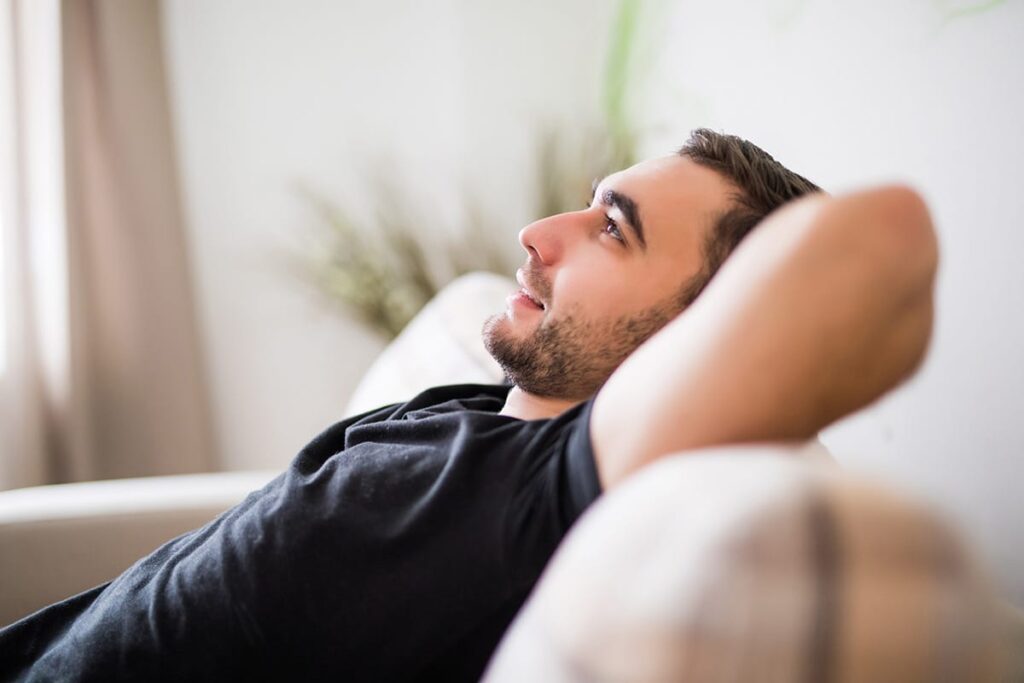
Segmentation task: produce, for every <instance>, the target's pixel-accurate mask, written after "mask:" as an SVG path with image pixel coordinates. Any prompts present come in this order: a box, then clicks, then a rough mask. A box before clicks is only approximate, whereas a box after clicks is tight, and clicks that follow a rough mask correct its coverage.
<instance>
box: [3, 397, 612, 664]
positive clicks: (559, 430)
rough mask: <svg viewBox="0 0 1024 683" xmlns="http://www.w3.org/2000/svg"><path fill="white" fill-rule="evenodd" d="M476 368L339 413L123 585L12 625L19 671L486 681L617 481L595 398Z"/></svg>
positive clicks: (8, 635)
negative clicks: (412, 394) (399, 398)
mask: <svg viewBox="0 0 1024 683" xmlns="http://www.w3.org/2000/svg"><path fill="white" fill-rule="evenodd" d="M506 392H507V388H505V387H496V386H479V385H460V386H454V387H442V388H438V389H433V390H430V391H427V392H424V393H423V394H421V395H419V396H418V397H416V398H415V399H413V400H412V401H410V402H408V403H406V404H404V405H400V406H389V407H387V408H383V409H380V410H378V411H375V412H373V413H370V414H365V415H362V416H357V417H355V418H352V419H350V420H346V421H344V422H340V423H338V424H336V425H334V426H333V427H331V428H329V429H327V430H326V431H325V432H323V433H322V434H321V435H320V436H318V437H317V438H316V439H314V440H313V441H312V442H311V443H310V444H308V445H307V446H306V447H305V448H304V449H303V450H302V451H301V452H300V453H299V455H298V456H297V457H296V458H295V460H294V461H293V463H292V465H291V466H290V468H289V469H288V470H287V471H286V472H285V473H284V474H282V475H281V476H279V477H278V478H277V479H275V480H273V481H272V482H271V483H269V484H268V485H267V486H266V487H264V488H263V489H262V490H260V491H258V492H255V493H253V494H251V495H250V496H249V497H248V498H246V500H245V501H243V502H242V503H241V504H240V505H238V506H237V507H235V508H233V509H231V510H229V511H228V512H226V513H224V514H223V515H222V516H220V517H219V518H218V519H216V520H215V521H214V522H212V523H210V524H209V525H207V526H205V527H203V528H201V529H199V530H197V531H194V532H192V533H189V534H186V535H184V536H181V537H179V538H178V539H176V540H174V541H171V542H170V543H168V544H166V545H164V546H163V547H161V548H160V549H158V550H157V551H156V552H154V553H153V554H152V555H150V556H149V557H147V558H145V559H143V560H141V561H140V562H138V563H137V564H135V565H134V566H133V567H132V568H131V569H129V570H128V571H127V572H125V573H124V574H122V575H121V576H120V577H118V578H117V579H116V580H114V581H112V582H111V583H109V584H106V585H103V586H99V587H97V588H95V589H93V590H91V591H87V592H85V593H82V594H80V595H78V596H76V597H73V598H70V599H69V600H66V601H64V602H62V603H59V604H57V605H54V606H51V607H49V608H47V609H45V610H43V611H41V612H37V613H36V614H35V615H32V616H30V617H28V618H26V619H24V620H22V621H20V622H17V623H15V624H13V625H12V626H10V627H8V628H7V629H5V630H3V631H0V679H2V680H12V679H14V680H16V679H18V678H19V677H27V678H33V679H35V678H37V677H38V678H39V679H43V680H47V679H51V678H52V679H60V680H103V681H113V680H217V681H223V680H240V679H243V678H244V679H246V680H251V679H273V680H327V679H331V680H349V681H360V680H375V681H382V680H436V679H441V680H476V679H478V678H479V676H480V674H481V672H482V671H483V668H484V665H485V664H486V661H487V659H488V657H489V656H490V654H491V652H492V651H493V649H494V648H495V647H496V646H497V643H498V640H499V638H500V637H501V634H502V632H503V631H504V629H505V627H506V626H507V625H508V623H509V622H510V621H511V619H512V617H513V616H514V614H515V612H516V611H517V610H518V608H519V606H520V605H521V603H522V602H523V601H524V600H525V598H526V596H527V594H528V592H529V591H530V589H531V588H532V586H533V584H534V583H535V582H536V580H537V577H538V576H539V574H540V572H541V570H542V568H543V567H544V565H545V563H546V562H547V560H548V558H549V557H550V555H551V554H552V552H553V551H554V549H555V547H556V545H557V544H558V542H559V541H560V539H561V538H562V536H563V535H564V534H565V533H566V531H567V530H568V528H569V527H570V525H571V524H572V523H573V522H574V520H575V519H576V518H577V517H578V516H579V514H580V513H581V512H582V511H583V510H584V508H586V507H587V505H589V503H591V502H592V501H593V500H594V499H595V498H596V497H597V495H598V494H599V492H600V491H599V484H598V480H597V473H596V470H595V467H594V461H593V455H592V450H591V445H590V440H589V436H588V420H589V414H590V405H591V404H590V403H585V404H581V405H580V406H577V407H575V408H573V409H572V410H569V411H567V412H566V413H564V414H563V415H561V416H559V417H557V418H555V419H552V420H536V421H522V420H517V419H514V418H510V417H506V416H502V415H498V414H497V411H498V410H500V408H501V406H502V405H503V403H504V398H505V394H506Z"/></svg>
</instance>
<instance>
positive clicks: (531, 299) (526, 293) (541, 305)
mask: <svg viewBox="0 0 1024 683" xmlns="http://www.w3.org/2000/svg"><path fill="white" fill-rule="evenodd" d="M519 291H521V292H522V293H523V296H525V297H526V298H527V299H529V300H530V301H532V302H533V303H535V304H537V307H538V308H544V304H542V303H541V302H539V301H537V300H536V299H534V298H533V297H532V296H530V293H529V292H527V291H526V290H525V289H521V290H519Z"/></svg>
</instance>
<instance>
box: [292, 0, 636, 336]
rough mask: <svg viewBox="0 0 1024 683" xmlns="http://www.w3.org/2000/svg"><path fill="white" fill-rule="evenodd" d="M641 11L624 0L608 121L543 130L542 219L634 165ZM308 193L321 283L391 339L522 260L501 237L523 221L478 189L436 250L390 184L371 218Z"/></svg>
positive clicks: (575, 205)
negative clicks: (320, 236) (470, 281)
mask: <svg viewBox="0 0 1024 683" xmlns="http://www.w3.org/2000/svg"><path fill="white" fill-rule="evenodd" d="M640 9H641V2H640V0H621V2H620V3H619V6H618V11H617V15H616V17H615V20H614V22H613V24H612V26H613V32H612V35H611V39H610V42H609V48H608V53H607V60H606V63H605V70H604V78H603V82H602V89H603V96H602V99H601V106H600V110H601V114H602V115H601V119H602V121H601V124H600V125H599V126H596V127H594V128H592V129H589V130H584V131H579V130H574V131H567V130H565V129H564V127H556V126H550V125H549V126H546V127H541V128H540V129H538V132H537V134H536V135H537V152H536V155H535V164H536V165H535V168H534V169H533V177H534V178H536V193H535V202H534V211H533V214H534V217H536V218H540V217H543V216H549V215H553V214H557V213H562V212H565V211H570V210H576V209H579V208H581V207H582V204H583V202H584V201H585V200H586V198H587V196H588V195H589V194H590V189H591V187H590V186H591V183H592V181H593V180H594V179H595V178H601V177H603V176H604V175H606V174H608V173H610V172H612V171H614V170H618V169H620V168H625V167H627V166H630V165H632V164H633V163H635V161H636V156H637V154H636V134H635V131H634V126H633V125H632V123H631V117H630V112H629V108H628V105H629V101H630V98H629V90H630V87H631V84H634V83H635V82H636V80H637V78H636V74H635V71H636V70H637V66H636V63H635V62H636V54H635V53H636V51H637V45H638V37H639V30H640V28H639V27H640ZM302 194H303V196H304V197H305V199H306V200H307V201H308V203H309V204H310V206H311V207H313V209H314V210H315V212H316V213H317V215H318V216H319V218H320V221H321V223H322V224H323V226H324V227H325V228H326V230H325V237H326V240H325V242H326V243H325V246H324V247H323V248H322V249H321V250H318V252H317V254H316V255H315V256H314V257H313V258H312V259H311V262H310V263H309V266H310V267H309V268H308V270H309V271H310V272H311V273H312V277H313V281H314V283H315V284H316V285H317V287H318V288H319V289H320V290H321V291H322V292H323V293H324V294H325V295H327V297H328V298H329V299H331V300H332V301H336V302H339V303H341V304H343V305H344V306H345V307H346V308H348V309H349V310H351V311H353V312H354V313H355V314H356V315H357V316H359V317H360V318H361V319H362V320H363V321H364V322H365V323H366V324H368V325H369V326H370V327H372V328H373V329H375V330H376V331H377V332H379V333H381V334H382V335H384V336H385V337H386V338H388V339H392V338H394V337H395V336H397V335H398V333H399V332H401V330H402V329H403V328H404V327H405V325H406V324H407V323H408V322H409V320H411V319H412V317H413V316H414V315H416V313H417V312H418V311H419V310H420V309H421V308H422V307H423V306H424V305H425V304H426V303H427V302H428V301H429V300H430V299H431V298H432V297H433V296H434V295H435V294H436V293H437V292H438V290H439V289H440V288H441V287H443V286H444V285H445V284H446V283H447V282H448V281H450V280H452V279H454V278H456V277H458V276H459V275H462V274H464V273H467V272H471V271H474V270H490V271H493V272H498V273H506V274H507V273H509V272H511V271H512V270H513V269H514V268H515V267H516V265H517V264H516V263H513V262H511V261H510V258H509V256H507V255H506V254H507V252H505V251H504V250H503V248H502V247H501V245H499V244H496V243H495V237H494V235H511V234H514V229H515V227H516V226H505V225H503V221H501V220H498V219H497V218H496V217H494V216H491V215H489V213H488V212H487V211H486V210H485V209H484V208H483V207H482V206H481V205H480V204H479V202H478V201H477V200H476V199H475V197H474V196H473V195H472V194H471V193H467V194H466V195H465V197H464V199H463V201H464V205H463V214H464V215H465V216H466V221H465V225H464V226H463V227H462V228H461V229H460V230H457V231H447V232H446V231H444V230H439V229H435V230H433V231H431V245H430V248H429V249H428V248H427V247H426V246H425V245H423V244H422V243H421V242H420V241H419V240H418V239H417V237H416V235H417V234H419V230H417V229H416V228H417V226H418V224H419V222H418V221H417V220H416V217H417V216H419V215H424V213H423V212H422V211H416V210H414V207H412V206H411V205H410V203H409V201H408V200H407V199H406V198H405V194H404V193H402V192H400V191H398V190H396V188H395V187H393V186H392V185H390V184H389V183H387V182H384V181H381V180H378V181H377V182H376V183H375V184H374V185H373V186H372V190H371V192H370V195H371V196H373V197H375V198H376V202H377V205H378V207H380V208H379V209H378V211H377V216H376V220H375V221H373V222H370V223H367V222H366V221H360V220H358V219H356V218H355V217H354V216H353V215H350V214H348V213H346V212H344V211H342V210H341V209H340V208H339V207H338V206H337V205H336V204H334V203H332V202H331V201H329V200H327V199H325V198H324V197H322V196H319V195H317V194H315V193H313V192H310V191H308V190H304V191H303V192H302ZM427 215H436V213H435V212H429V213H428V214H427ZM484 226H487V227H486V228H485V227H484ZM506 227H507V228H508V229H505V228H506ZM496 228H497V229H496ZM445 235H450V236H449V237H445Z"/></svg>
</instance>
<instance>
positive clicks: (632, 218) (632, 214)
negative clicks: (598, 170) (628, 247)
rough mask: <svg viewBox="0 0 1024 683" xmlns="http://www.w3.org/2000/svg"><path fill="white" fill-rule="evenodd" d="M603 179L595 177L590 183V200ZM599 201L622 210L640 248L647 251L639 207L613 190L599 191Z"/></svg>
mask: <svg viewBox="0 0 1024 683" xmlns="http://www.w3.org/2000/svg"><path fill="white" fill-rule="evenodd" d="M602 180H603V179H599V178H595V179H594V183H593V184H592V185H591V201H593V197H594V196H595V195H596V194H597V186H598V185H600V184H601V182H602ZM601 203H602V204H603V205H605V206H611V207H614V208H616V209H618V210H619V211H621V212H622V215H623V216H625V217H626V224H627V225H628V226H629V227H630V229H631V230H632V231H633V234H634V235H636V240H637V242H639V243H640V247H641V249H643V250H644V251H647V240H646V239H645V238H644V224H643V221H641V220H640V209H639V207H637V205H636V202H634V201H633V200H632V199H630V198H629V197H627V196H626V195H624V194H622V193H621V192H616V191H615V190H605V191H604V192H602V193H601Z"/></svg>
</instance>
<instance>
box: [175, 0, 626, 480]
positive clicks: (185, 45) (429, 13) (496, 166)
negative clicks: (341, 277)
mask: <svg viewBox="0 0 1024 683" xmlns="http://www.w3.org/2000/svg"><path fill="white" fill-rule="evenodd" d="M485 4H486V5H488V6H487V7H486V8H485V7H484V5H485ZM610 6H611V3H610V2H609V1H608V0H603V1H602V2H600V3H593V2H585V1H584V0H571V1H568V2H561V3H559V4H558V6H557V7H556V8H554V9H552V8H550V7H549V6H548V4H547V3H545V2H540V1H539V0H534V1H532V2H521V3H516V4H514V5H513V4H511V3H477V2H473V1H472V0H432V1H431V2H429V3H424V2H416V1H415V0H390V1H388V2H373V1H371V0H350V1H347V2H336V1H334V0H303V1H302V2H291V1H289V0H258V1H250V0H218V1H216V2H210V1H208V0H167V1H166V2H165V3H164V12H163V19H164V33H165V46H166V52H167V58H168V65H169V75H170V81H171V90H172V92H171V95H172V102H173V108H174V114H175V123H176V131H177V138H178V146H179V150H180V158H179V164H180V167H181V172H182V176H183V183H182V186H183V193H184V201H185V208H186V217H187V221H188V224H189V229H190V238H191V246H192V256H193V270H194V272H195V277H196V278H197V288H196V289H197V291H198V293H199V294H198V296H199V306H200V314H201V319H202V325H203V328H204V341H205V347H206V355H207V362H208V365H209V376H210V379H211V382H212V391H213V399H214V405H215V411H216V415H215V419H216V425H217V434H218V437H219V441H220V454H221V462H222V465H223V467H225V468H227V469H245V468H252V467H271V468H273V467H277V468H280V467H283V466H284V465H285V464H287V462H289V461H290V460H291V458H292V457H293V456H294V454H295V453H296V452H297V450H298V449H299V448H300V447H301V446H302V445H303V444H304V443H305V442H306V441H308V440H309V439H310V438H311V437H312V436H314V435H315V434H316V433H317V432H318V431H319V430H320V429H322V428H324V427H326V426H327V425H329V424H330V423H332V422H334V421H335V420H337V419H339V416H340V413H341V410H342V407H343V406H344V405H345V402H346V400H347V399H348V396H349V394H350V393H351V391H352V389H353V388H354V386H355V383H356V382H357V381H358V379H359V378H360V376H361V375H362V373H363V371H364V370H365V368H366V366H367V364H368V363H369V362H370V361H371V360H372V359H373V357H374V356H375V355H376V353H377V352H378V351H379V349H380V348H381V341H380V340H379V339H377V338H376V337H374V336H373V335H372V334H370V333H368V332H366V331H365V330H364V329H362V328H361V327H360V326H359V325H357V324H354V323H353V322H351V321H350V320H347V319H345V318H344V317H343V316H342V315H339V312H338V310H337V309H332V308H330V307H329V306H325V305H324V304H323V301H322V300H321V299H320V298H319V297H318V296H317V295H316V294H315V293H314V292H313V291H312V290H311V289H310V288H309V286H308V285H307V284H306V282H304V281H303V279H302V278H300V277H298V276H297V275H296V274H295V273H294V272H293V271H291V270H290V269H289V267H288V263H287V260H288V259H287V256H288V253H289V252H290V250H294V249H295V248H297V247H299V246H301V245H302V244H304V243H305V242H304V240H305V239H306V238H308V237H309V236H310V235H311V234H312V233H313V232H315V231H314V230H313V228H314V227H315V226H317V225H319V223H318V222H317V219H316V218H315V217H314V216H313V215H312V212H311V211H310V209H309V206H308V205H307V204H305V203H304V202H303V201H302V200H300V199H299V198H298V196H297V194H296V193H295V191H294V188H295V186H296V184H298V183H303V184H306V185H308V186H310V187H312V188H313V189H315V190H318V191H319V192H321V193H322V194H324V195H325V196H328V197H330V198H331V199H333V200H335V201H337V202H340V203H342V204H343V205H344V206H346V207H347V208H353V207H354V210H355V211H356V213H360V212H362V213H365V212H366V211H367V210H368V207H367V206H366V202H365V198H364V197H362V196H361V195H362V192H363V191H364V190H365V188H366V182H367V179H368V177H369V176H370V175H371V173H376V172H378V171H380V170H381V169H384V170H386V171H387V172H388V173H391V174H392V175H394V176H395V177H396V178H397V179H398V182H399V183H401V184H404V185H405V186H406V192H407V193H408V194H410V195H414V196H416V197H418V198H420V199H421V200H422V201H423V202H424V203H425V204H426V203H429V204H430V205H433V206H437V207H440V208H438V209H436V210H435V211H431V212H425V213H424V216H423V226H422V228H423V231H424V232H425V234H427V235H429V234H430V233H431V232H432V231H437V230H443V229H445V226H446V225H447V224H448V222H449V221H448V220H447V219H448V217H449V216H448V215H446V209H445V206H446V205H447V206H449V207H451V208H450V209H449V210H448V213H449V214H451V213H453V212H455V209H456V206H455V200H456V198H457V197H458V194H459V192H460V191H461V190H462V188H463V187H465V186H467V185H469V186H473V187H475V188H476V189H477V191H479V192H480V194H481V195H482V196H484V197H486V198H487V199H488V200H489V203H490V205H491V207H492V210H493V211H494V212H495V213H496V214H497V215H498V216H501V217H502V219H503V221H504V224H505V225H507V226H512V227H510V228H509V229H508V230H507V241H508V244H509V246H510V249H511V250H512V251H513V252H515V251H516V250H517V249H518V247H517V246H516V243H515V230H514V228H515V227H517V226H519V225H521V224H523V222H524V221H526V219H527V217H528V215H529V207H528V205H527V203H526V202H524V199H526V197H527V192H526V188H527V187H528V182H527V181H528V177H527V176H526V175H525V173H526V163H527V161H528V159H529V158H530V156H531V154H532V142H531V140H532V138H531V135H532V132H531V131H532V126H533V125H534V123H539V122H540V120H541V119H542V118H546V117H547V116H550V117H552V118H553V119H558V118H559V117H565V116H567V115H569V114H570V113H572V112H577V111H579V110H581V109H585V108H586V107H590V106H591V104H592V103H593V102H596V97H597V95H596V92H597V83H598V79H599V75H600V74H599V68H594V67H595V66H597V67H600V64H601V60H602V58H603V50H604V38H605V35H606V33H607V14H608V12H607V8H608V7H610ZM595 8H596V9H595ZM602 8H604V9H602ZM541 113H543V114H544V115H543V117H542V116H541Z"/></svg>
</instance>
